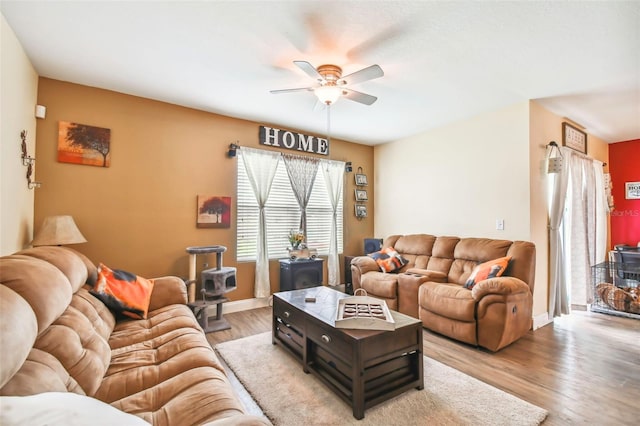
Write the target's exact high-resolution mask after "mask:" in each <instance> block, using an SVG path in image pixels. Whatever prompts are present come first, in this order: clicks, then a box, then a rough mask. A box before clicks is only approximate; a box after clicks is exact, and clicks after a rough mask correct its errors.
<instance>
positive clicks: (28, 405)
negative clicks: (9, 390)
mask: <svg viewBox="0 0 640 426" xmlns="http://www.w3.org/2000/svg"><path fill="white" fill-rule="evenodd" d="M0 425H2V426H14V425H15V426H23V425H29V426H44V425H48V426H57V425H59V426H86V425H94V426H112V425H122V426H138V425H146V426H148V425H149V423H147V422H145V421H144V420H142V419H141V418H140V417H138V416H134V415H132V414H127V413H125V412H123V411H120V410H118V409H117V408H115V407H112V406H111V405H109V404H105V403H104V402H102V401H100V400H97V399H95V398H91V397H89V396H84V395H78V394H77V393H73V392H45V393H40V394H37V395H30V396H2V397H0Z"/></svg>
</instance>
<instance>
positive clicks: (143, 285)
mask: <svg viewBox="0 0 640 426" xmlns="http://www.w3.org/2000/svg"><path fill="white" fill-rule="evenodd" d="M152 290H153V280H148V279H146V278H142V277H139V276H137V275H135V274H132V273H131V272H127V271H121V270H119V269H110V268H109V267H107V266H105V265H104V264H102V263H100V266H99V267H98V280H97V281H96V284H95V285H94V286H93V289H92V290H89V292H90V293H91V294H93V295H94V296H95V297H97V298H98V299H100V300H101V301H102V303H104V304H105V305H106V306H107V307H108V308H109V309H111V310H113V311H114V312H116V313H121V314H122V315H126V316H128V317H131V318H136V319H145V318H147V313H148V312H149V302H150V301H151V291H152Z"/></svg>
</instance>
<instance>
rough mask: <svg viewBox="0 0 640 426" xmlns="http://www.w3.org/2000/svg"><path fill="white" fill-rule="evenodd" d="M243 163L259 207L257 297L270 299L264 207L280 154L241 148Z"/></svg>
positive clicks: (255, 291)
mask: <svg viewBox="0 0 640 426" xmlns="http://www.w3.org/2000/svg"><path fill="white" fill-rule="evenodd" d="M240 152H241V156H242V161H243V162H244V167H245V169H246V171H247V177H248V178H249V182H250V183H251V188H252V189H253V194H254V195H255V197H256V201H257V203H258V207H259V209H260V210H259V218H258V243H257V250H256V281H255V287H254V290H253V292H254V296H255V297H269V295H270V294H271V284H270V282H269V249H268V247H267V218H266V215H265V209H264V206H265V204H266V202H267V200H268V199H269V193H270V192H271V184H272V183H273V178H274V176H275V174H276V169H277V168H278V162H279V161H280V153H279V152H274V151H267V150H261V149H252V148H246V147H241V148H240Z"/></svg>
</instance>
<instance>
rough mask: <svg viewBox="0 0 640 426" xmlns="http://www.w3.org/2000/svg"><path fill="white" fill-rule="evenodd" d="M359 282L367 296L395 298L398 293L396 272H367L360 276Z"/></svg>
mask: <svg viewBox="0 0 640 426" xmlns="http://www.w3.org/2000/svg"><path fill="white" fill-rule="evenodd" d="M361 284H362V288H364V289H365V290H366V291H367V293H368V294H369V296H377V297H383V298H385V299H395V298H396V297H397V295H398V274H387V273H385V272H378V271H376V272H368V273H366V274H364V275H363V276H362V283H361Z"/></svg>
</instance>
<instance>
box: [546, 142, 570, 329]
mask: <svg viewBox="0 0 640 426" xmlns="http://www.w3.org/2000/svg"><path fill="white" fill-rule="evenodd" d="M560 152H561V153H562V155H563V161H562V169H561V171H560V173H556V174H551V175H549V176H550V178H551V179H553V187H552V190H551V199H550V200H549V261H550V262H549V272H550V276H549V318H553V317H558V316H560V315H562V314H568V313H569V312H571V311H570V309H569V296H568V293H567V282H566V276H565V263H564V257H565V256H564V243H565V242H564V240H563V238H562V232H561V231H562V230H561V225H562V220H563V218H564V208H565V200H566V197H567V187H568V183H569V162H568V161H567V160H568V158H567V156H566V155H565V154H564V153H563V151H562V150H561V151H560Z"/></svg>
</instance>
